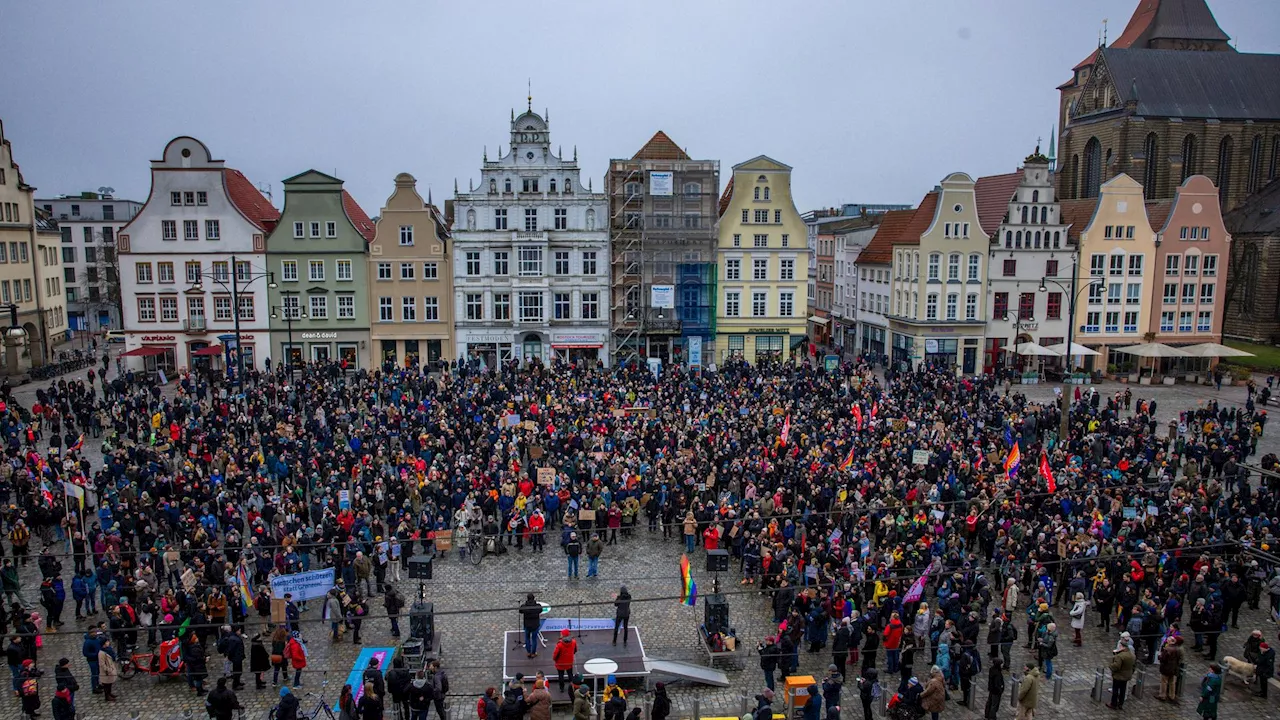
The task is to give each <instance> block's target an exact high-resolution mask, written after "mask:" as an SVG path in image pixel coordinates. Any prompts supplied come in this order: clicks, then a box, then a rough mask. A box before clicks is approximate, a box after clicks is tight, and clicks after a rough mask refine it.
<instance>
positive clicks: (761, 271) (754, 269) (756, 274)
mask: <svg viewBox="0 0 1280 720" xmlns="http://www.w3.org/2000/svg"><path fill="white" fill-rule="evenodd" d="M751 279H752V280H767V279H769V261H768V260H767V259H760V258H755V259H753V260H752V261H751Z"/></svg>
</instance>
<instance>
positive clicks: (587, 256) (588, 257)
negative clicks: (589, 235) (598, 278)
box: [582, 250, 598, 275]
mask: <svg viewBox="0 0 1280 720" xmlns="http://www.w3.org/2000/svg"><path fill="white" fill-rule="evenodd" d="M597 272H598V267H597V263H596V251H595V250H590V251H587V252H584V253H582V274H583V275H595V274H596V273H597Z"/></svg>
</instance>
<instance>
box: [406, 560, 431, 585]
mask: <svg viewBox="0 0 1280 720" xmlns="http://www.w3.org/2000/svg"><path fill="white" fill-rule="evenodd" d="M409 577H411V578H413V579H414V580H430V579H431V558H430V557H429V556H427V555H416V556H414V557H411V558H409Z"/></svg>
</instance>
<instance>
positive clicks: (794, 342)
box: [791, 335, 809, 350]
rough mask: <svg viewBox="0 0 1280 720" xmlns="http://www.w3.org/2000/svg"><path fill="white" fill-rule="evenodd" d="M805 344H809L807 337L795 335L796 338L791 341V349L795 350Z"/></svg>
mask: <svg viewBox="0 0 1280 720" xmlns="http://www.w3.org/2000/svg"><path fill="white" fill-rule="evenodd" d="M807 342H809V336H808V335H797V336H796V338H795V339H794V340H792V341H791V349H792V350H795V349H796V348H798V347H800V346H801V345H803V344H805V343H807Z"/></svg>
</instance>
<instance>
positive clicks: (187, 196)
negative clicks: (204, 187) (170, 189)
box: [182, 190, 196, 205]
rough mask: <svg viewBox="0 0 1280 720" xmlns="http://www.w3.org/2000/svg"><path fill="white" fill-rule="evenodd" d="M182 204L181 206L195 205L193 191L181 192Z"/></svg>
mask: <svg viewBox="0 0 1280 720" xmlns="http://www.w3.org/2000/svg"><path fill="white" fill-rule="evenodd" d="M182 204H183V205H195V204H196V194H195V193H194V192H193V191H191V190H184V191H183V193H182Z"/></svg>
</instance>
